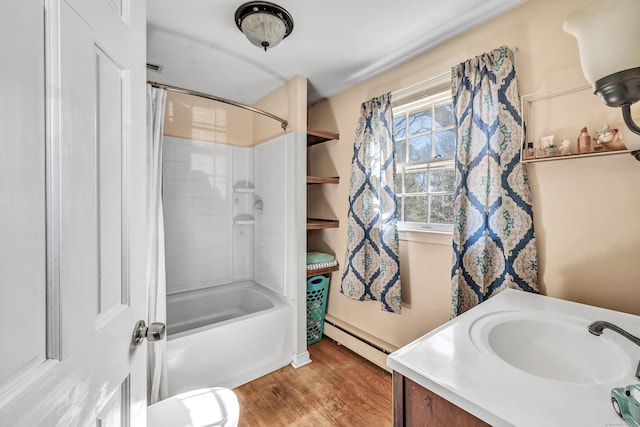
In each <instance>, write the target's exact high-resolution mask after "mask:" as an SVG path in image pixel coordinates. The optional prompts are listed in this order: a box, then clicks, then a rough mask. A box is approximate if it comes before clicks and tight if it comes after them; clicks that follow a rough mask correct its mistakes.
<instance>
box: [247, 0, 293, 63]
mask: <svg viewBox="0 0 640 427" xmlns="http://www.w3.org/2000/svg"><path fill="white" fill-rule="evenodd" d="M236 25H237V26H238V28H239V29H240V31H242V32H243V33H244V35H245V36H247V38H248V39H249V41H250V42H251V43H253V44H254V45H256V46H258V47H262V48H264V50H265V52H266V51H267V49H268V48H272V47H274V46H276V45H277V44H278V43H280V42H281V41H282V39H284V38H286V37H287V36H288V35H289V34H291V31H293V18H292V17H291V15H290V14H289V12H287V11H286V10H284V9H283V8H281V7H280V6H278V5H277V4H275V3H271V2H268V1H250V2H248V3H245V4H243V5H242V6H240V7H239V8H238V10H236Z"/></svg>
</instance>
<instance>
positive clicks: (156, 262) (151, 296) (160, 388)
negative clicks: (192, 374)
mask: <svg viewBox="0 0 640 427" xmlns="http://www.w3.org/2000/svg"><path fill="white" fill-rule="evenodd" d="M166 97H167V91H166V90H164V89H158V88H154V87H152V86H150V85H148V86H147V150H148V151H147V152H148V155H147V251H146V262H147V265H146V281H147V311H148V313H149V317H148V319H149V322H162V323H165V324H166V322H167V304H166V302H167V284H166V277H165V265H164V220H163V211H162V132H163V129H164V108H165V103H166ZM166 346H167V337H166V335H165V337H164V338H163V339H162V340H160V341H156V342H154V343H148V353H147V354H148V363H147V400H148V403H149V404H152V403H155V402H157V401H159V400H162V399H164V398H165V397H167V395H168V384H167V376H168V375H167V360H166Z"/></svg>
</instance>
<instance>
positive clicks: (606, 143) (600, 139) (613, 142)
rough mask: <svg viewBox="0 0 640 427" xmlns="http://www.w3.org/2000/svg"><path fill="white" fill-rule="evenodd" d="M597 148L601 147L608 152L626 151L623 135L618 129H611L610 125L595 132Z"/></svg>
mask: <svg viewBox="0 0 640 427" xmlns="http://www.w3.org/2000/svg"><path fill="white" fill-rule="evenodd" d="M595 132H596V136H595V137H594V139H595V141H596V147H597V146H600V147H602V148H601V149H604V150H606V151H615V150H626V149H627V147H626V146H625V145H624V142H623V140H622V134H621V133H620V131H619V130H618V129H611V128H610V127H609V124H608V123H607V124H605V125H604V126H603V127H602V128H601V129H598V130H596V131H595Z"/></svg>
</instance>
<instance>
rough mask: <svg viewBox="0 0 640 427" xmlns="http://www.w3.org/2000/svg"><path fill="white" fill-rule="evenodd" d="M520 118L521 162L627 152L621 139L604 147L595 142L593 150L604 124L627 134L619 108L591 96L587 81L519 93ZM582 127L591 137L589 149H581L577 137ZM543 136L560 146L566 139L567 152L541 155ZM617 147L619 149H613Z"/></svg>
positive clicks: (621, 133) (591, 92) (591, 91)
mask: <svg viewBox="0 0 640 427" xmlns="http://www.w3.org/2000/svg"><path fill="white" fill-rule="evenodd" d="M521 99H522V117H523V120H524V123H525V124H526V132H525V133H524V135H523V136H524V138H526V140H525V141H523V149H522V150H521V157H520V159H521V162H522V163H536V162H547V161H550V160H568V159H580V158H585V157H595V156H608V155H612V154H625V153H629V150H627V149H626V146H625V145H624V141H623V140H622V139H621V140H620V142H618V143H616V144H615V146H611V148H609V149H606V145H605V144H602V145H598V146H597V147H598V148H600V150H597V151H596V150H595V147H596V142H595V138H594V136H595V130H596V129H601V128H603V126H604V125H605V124H608V125H610V128H611V129H620V135H622V136H624V139H626V136H625V135H624V134H626V133H627V131H626V128H625V126H624V124H623V123H622V122H621V118H620V116H619V115H620V113H619V111H618V109H615V108H609V107H606V106H605V105H604V104H603V103H602V101H601V100H600V99H599V97H597V96H593V90H592V87H591V85H590V84H589V83H588V82H586V81H582V82H577V83H574V84H571V85H567V86H563V87H559V88H555V89H551V90H546V91H541V92H537V93H532V94H529V95H524V96H522V98H521ZM582 128H586V129H587V132H588V133H589V136H591V147H592V151H588V152H580V151H579V150H578V144H577V139H578V136H579V134H580V131H581V129H582ZM543 137H552V139H553V142H554V144H555V145H556V146H558V148H560V146H561V144H562V141H563V140H565V143H566V141H568V149H569V152H570V154H565V155H558V156H548V157H547V156H544V155H540V152H541V151H544V150H543V148H542V141H541V139H542V138H543ZM529 145H531V146H532V148H533V149H534V151H535V153H537V154H538V155H539V157H538V156H535V157H527V156H526V155H525V148H527V147H528V146H529ZM615 148H618V149H615Z"/></svg>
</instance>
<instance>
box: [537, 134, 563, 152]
mask: <svg viewBox="0 0 640 427" xmlns="http://www.w3.org/2000/svg"><path fill="white" fill-rule="evenodd" d="M554 138H555V135H549V136H543V137H542V138H540V141H541V142H542V148H544V152H545V156H546V157H553V156H559V155H560V150H558V146H557V145H556V144H554V142H553V139H554Z"/></svg>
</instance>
